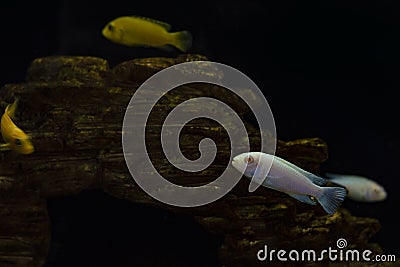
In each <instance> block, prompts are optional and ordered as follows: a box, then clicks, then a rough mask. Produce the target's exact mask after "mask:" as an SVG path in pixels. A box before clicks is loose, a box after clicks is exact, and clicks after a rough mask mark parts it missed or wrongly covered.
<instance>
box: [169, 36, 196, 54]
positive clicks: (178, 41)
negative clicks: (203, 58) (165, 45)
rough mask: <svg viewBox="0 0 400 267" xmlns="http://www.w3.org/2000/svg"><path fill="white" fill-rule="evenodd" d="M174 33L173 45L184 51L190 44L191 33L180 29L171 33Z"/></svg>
mask: <svg viewBox="0 0 400 267" xmlns="http://www.w3.org/2000/svg"><path fill="white" fill-rule="evenodd" d="M173 34H174V35H175V42H174V46H175V47H176V48H178V49H179V50H181V51H182V52H186V51H187V50H189V48H190V47H191V46H192V34H191V33H190V32H189V31H180V32H175V33H173Z"/></svg>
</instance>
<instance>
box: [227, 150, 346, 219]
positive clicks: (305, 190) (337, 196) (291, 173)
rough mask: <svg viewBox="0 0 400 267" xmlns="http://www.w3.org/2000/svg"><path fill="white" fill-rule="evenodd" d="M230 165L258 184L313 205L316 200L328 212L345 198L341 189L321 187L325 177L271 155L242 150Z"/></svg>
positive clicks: (331, 211) (344, 192) (331, 212)
mask: <svg viewBox="0 0 400 267" xmlns="http://www.w3.org/2000/svg"><path fill="white" fill-rule="evenodd" d="M232 165H233V167H234V168H236V169H237V170H239V171H240V172H242V173H243V174H244V175H245V176H247V177H250V178H253V179H256V180H258V181H260V182H261V183H262V184H261V185H262V186H265V187H268V188H271V189H274V190H277V191H280V192H284V193H286V194H288V195H290V196H291V197H293V198H295V199H297V200H299V201H301V202H304V203H307V204H310V205H316V204H317V203H316V201H317V202H318V203H319V204H320V205H321V206H322V208H323V209H324V210H325V211H326V213H328V214H333V213H335V212H336V210H337V209H338V208H339V206H340V204H341V203H342V202H343V200H344V199H345V197H346V189H345V188H342V187H322V186H321V185H325V184H326V183H327V180H326V179H324V178H322V177H319V176H317V175H314V174H312V173H310V172H307V171H305V170H303V169H301V168H300V167H298V166H296V165H294V164H293V163H290V162H288V161H286V160H284V159H282V158H279V157H277V156H274V155H270V154H266V153H262V152H249V153H243V154H240V155H238V156H236V157H234V158H233V160H232ZM257 165H258V166H257ZM270 166H271V168H270V169H269V170H268V168H269V167H270ZM312 197H313V198H314V199H315V200H316V201H315V200H314V199H313V198H312Z"/></svg>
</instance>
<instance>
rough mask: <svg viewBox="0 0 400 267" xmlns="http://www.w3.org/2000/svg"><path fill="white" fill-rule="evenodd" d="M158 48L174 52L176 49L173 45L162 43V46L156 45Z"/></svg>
mask: <svg viewBox="0 0 400 267" xmlns="http://www.w3.org/2000/svg"><path fill="white" fill-rule="evenodd" d="M158 48H159V49H161V50H163V51H166V52H174V51H177V50H176V48H175V47H174V46H172V45H168V44H167V45H163V46H159V47H158Z"/></svg>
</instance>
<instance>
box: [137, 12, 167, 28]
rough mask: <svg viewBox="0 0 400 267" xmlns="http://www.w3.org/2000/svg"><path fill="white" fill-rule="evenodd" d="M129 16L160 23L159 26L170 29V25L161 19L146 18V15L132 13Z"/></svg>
mask: <svg viewBox="0 0 400 267" xmlns="http://www.w3.org/2000/svg"><path fill="white" fill-rule="evenodd" d="M131 17H133V18H137V19H142V20H147V21H150V22H152V23H155V24H157V25H160V26H161V27H163V28H164V29H165V30H167V31H169V30H171V25H170V24H168V23H166V22H163V21H159V20H155V19H152V18H147V17H142V16H135V15H132V16H131Z"/></svg>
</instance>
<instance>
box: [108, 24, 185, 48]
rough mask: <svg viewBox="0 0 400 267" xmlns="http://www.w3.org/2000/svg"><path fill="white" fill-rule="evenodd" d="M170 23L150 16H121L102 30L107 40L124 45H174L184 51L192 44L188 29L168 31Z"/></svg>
mask: <svg viewBox="0 0 400 267" xmlns="http://www.w3.org/2000/svg"><path fill="white" fill-rule="evenodd" d="M170 29H171V25H169V24H168V23H165V22H162V21H157V20H154V19H150V18H144V17H136V16H123V17H119V18H116V19H114V20H113V21H111V22H109V23H108V24H107V25H106V26H105V27H104V28H103V31H102V34H103V36H104V37H105V38H107V39H108V40H110V41H112V42H115V43H118V44H123V45H126V46H145V47H146V46H147V47H158V48H164V49H167V48H168V46H174V47H176V48H178V49H179V50H181V51H183V52H186V51H187V50H188V49H189V48H190V47H191V45H192V35H191V34H190V32H188V31H180V32H169V30H170Z"/></svg>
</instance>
